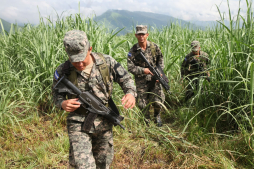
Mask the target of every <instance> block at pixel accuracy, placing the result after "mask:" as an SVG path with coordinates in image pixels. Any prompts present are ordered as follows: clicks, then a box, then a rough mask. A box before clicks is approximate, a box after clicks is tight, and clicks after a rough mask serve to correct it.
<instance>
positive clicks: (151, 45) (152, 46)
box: [149, 41, 156, 57]
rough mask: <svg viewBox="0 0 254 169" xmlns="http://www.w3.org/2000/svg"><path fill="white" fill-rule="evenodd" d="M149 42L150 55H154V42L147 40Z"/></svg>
mask: <svg viewBox="0 0 254 169" xmlns="http://www.w3.org/2000/svg"><path fill="white" fill-rule="evenodd" d="M149 42H150V48H151V52H152V56H153V57H155V56H156V53H155V46H154V43H153V42H151V41H149Z"/></svg>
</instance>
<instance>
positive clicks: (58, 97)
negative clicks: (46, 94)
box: [52, 64, 66, 109]
mask: <svg viewBox="0 0 254 169" xmlns="http://www.w3.org/2000/svg"><path fill="white" fill-rule="evenodd" d="M62 67H63V64H62V65H60V66H59V67H58V68H57V69H56V71H55V73H54V77H53V84H52V96H53V102H54V104H55V106H56V107H57V108H60V109H62V103H63V101H64V100H66V93H59V92H58V90H56V89H53V88H54V87H55V85H56V83H57V80H56V79H57V77H56V76H61V69H62Z"/></svg>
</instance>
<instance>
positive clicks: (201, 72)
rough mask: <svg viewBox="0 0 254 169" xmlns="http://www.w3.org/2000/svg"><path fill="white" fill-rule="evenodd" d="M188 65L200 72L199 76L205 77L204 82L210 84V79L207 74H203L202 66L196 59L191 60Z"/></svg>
mask: <svg viewBox="0 0 254 169" xmlns="http://www.w3.org/2000/svg"><path fill="white" fill-rule="evenodd" d="M190 64H191V65H193V67H194V69H195V70H197V71H198V72H200V76H205V77H206V80H207V81H208V82H210V81H211V80H210V77H208V75H207V73H205V70H204V67H203V64H200V63H199V62H198V61H197V60H196V59H192V60H191V61H190Z"/></svg>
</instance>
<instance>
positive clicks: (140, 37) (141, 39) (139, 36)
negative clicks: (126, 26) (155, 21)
mask: <svg viewBox="0 0 254 169" xmlns="http://www.w3.org/2000/svg"><path fill="white" fill-rule="evenodd" d="M135 36H136V38H137V39H138V42H139V43H144V42H146V39H147V37H148V36H149V34H148V33H146V34H144V33H140V34H135Z"/></svg>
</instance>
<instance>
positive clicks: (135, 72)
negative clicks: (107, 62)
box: [127, 49, 145, 75]
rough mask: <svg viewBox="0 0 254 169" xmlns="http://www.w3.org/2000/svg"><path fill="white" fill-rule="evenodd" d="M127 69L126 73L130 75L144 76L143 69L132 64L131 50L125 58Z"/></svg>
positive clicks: (132, 53) (132, 55)
mask: <svg viewBox="0 0 254 169" xmlns="http://www.w3.org/2000/svg"><path fill="white" fill-rule="evenodd" d="M127 67H128V71H129V72H130V73H132V74H133V75H142V74H144V69H145V68H143V67H140V66H136V65H135V64H134V52H133V51H132V49H131V50H130V51H129V53H128V56H127Z"/></svg>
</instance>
